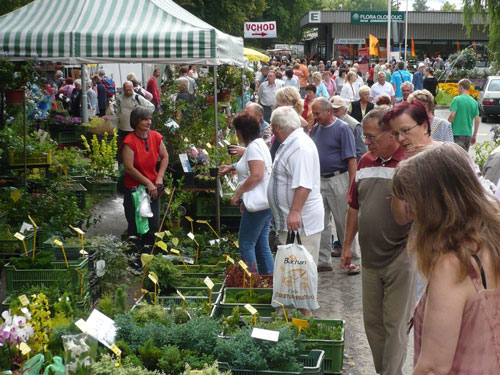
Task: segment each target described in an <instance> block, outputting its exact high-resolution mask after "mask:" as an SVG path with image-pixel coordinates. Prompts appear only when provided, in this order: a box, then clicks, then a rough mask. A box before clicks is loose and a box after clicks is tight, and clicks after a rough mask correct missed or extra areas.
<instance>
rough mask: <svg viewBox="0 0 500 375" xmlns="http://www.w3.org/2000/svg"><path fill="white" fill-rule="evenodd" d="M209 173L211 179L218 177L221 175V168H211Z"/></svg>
mask: <svg viewBox="0 0 500 375" xmlns="http://www.w3.org/2000/svg"><path fill="white" fill-rule="evenodd" d="M209 173H210V177H217V175H218V174H219V168H217V167H215V168H210V169H209Z"/></svg>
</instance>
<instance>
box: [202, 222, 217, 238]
mask: <svg viewBox="0 0 500 375" xmlns="http://www.w3.org/2000/svg"><path fill="white" fill-rule="evenodd" d="M196 222H197V223H199V224H205V225H207V226H208V227H209V228H210V230H211V231H212V232H214V234H215V235H216V236H217V238H220V236H219V233H217V231H216V230H215V229H214V228H213V227H212V226H211V225H210V223H209V222H208V221H207V220H196Z"/></svg>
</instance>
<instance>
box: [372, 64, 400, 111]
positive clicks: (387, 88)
mask: <svg viewBox="0 0 500 375" xmlns="http://www.w3.org/2000/svg"><path fill="white" fill-rule="evenodd" d="M377 79H378V82H377V83H375V84H373V86H372V87H371V89H370V96H371V98H372V102H373V103H376V102H377V98H378V97H379V96H382V95H385V96H388V97H390V98H391V104H392V105H394V102H395V101H396V94H395V92H394V87H392V85H391V84H390V83H388V82H386V81H385V73H384V72H383V71H380V72H379V73H378V75H377Z"/></svg>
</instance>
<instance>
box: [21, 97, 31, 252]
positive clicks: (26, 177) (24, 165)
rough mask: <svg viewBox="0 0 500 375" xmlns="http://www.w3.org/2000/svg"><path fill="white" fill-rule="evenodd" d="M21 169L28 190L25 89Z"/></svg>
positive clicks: (25, 187)
mask: <svg viewBox="0 0 500 375" xmlns="http://www.w3.org/2000/svg"><path fill="white" fill-rule="evenodd" d="M23 145H24V154H23V167H24V178H23V182H24V189H27V188H28V151H27V150H26V147H27V145H26V88H24V87H23ZM33 250H34V249H33Z"/></svg>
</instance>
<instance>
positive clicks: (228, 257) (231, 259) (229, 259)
mask: <svg viewBox="0 0 500 375" xmlns="http://www.w3.org/2000/svg"><path fill="white" fill-rule="evenodd" d="M226 262H229V263H231V264H234V259H233V258H231V257H230V256H229V255H228V256H226Z"/></svg>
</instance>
